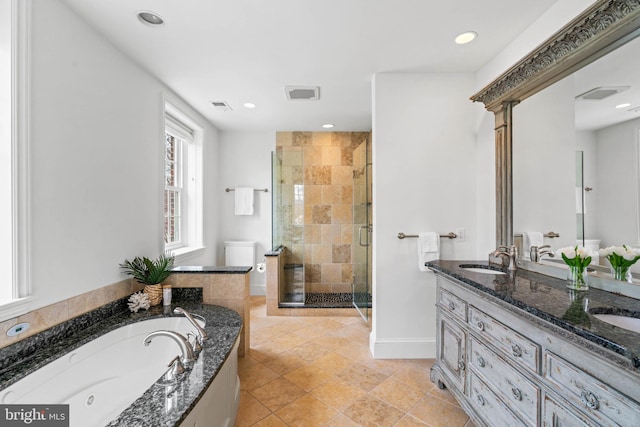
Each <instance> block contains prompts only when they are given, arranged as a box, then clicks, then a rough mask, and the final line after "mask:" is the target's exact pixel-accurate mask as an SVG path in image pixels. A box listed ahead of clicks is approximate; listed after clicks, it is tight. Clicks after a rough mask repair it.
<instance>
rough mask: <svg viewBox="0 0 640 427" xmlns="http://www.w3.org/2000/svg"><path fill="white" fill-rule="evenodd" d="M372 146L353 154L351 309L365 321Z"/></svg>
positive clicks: (368, 305)
mask: <svg viewBox="0 0 640 427" xmlns="http://www.w3.org/2000/svg"><path fill="white" fill-rule="evenodd" d="M370 159H371V144H370V139H369V137H367V139H366V140H365V141H363V142H362V143H361V144H360V145H359V146H358V147H356V149H355V150H354V151H353V242H352V244H353V251H352V253H353V259H352V264H353V283H352V290H353V306H354V307H355V308H356V309H357V310H358V311H359V312H360V315H361V316H362V317H363V318H364V320H365V321H368V320H369V311H370V308H371V255H372V251H371V232H372V215H371V214H372V205H371V160H370Z"/></svg>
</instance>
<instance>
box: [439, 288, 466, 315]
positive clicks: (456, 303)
mask: <svg viewBox="0 0 640 427" xmlns="http://www.w3.org/2000/svg"><path fill="white" fill-rule="evenodd" d="M440 306H441V307H442V308H443V309H444V310H446V311H447V312H448V313H449V314H451V315H452V316H453V317H456V318H458V319H460V320H462V321H463V322H466V321H467V303H466V302H465V301H464V300H462V299H460V298H458V297H457V296H455V295H453V294H452V293H450V292H447V291H445V290H444V289H442V291H441V292H440Z"/></svg>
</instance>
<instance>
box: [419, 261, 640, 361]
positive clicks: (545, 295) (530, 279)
mask: <svg viewBox="0 0 640 427" xmlns="http://www.w3.org/2000/svg"><path fill="white" fill-rule="evenodd" d="M462 264H465V265H469V264H474V265H477V266H480V267H481V266H487V263H486V262H479V261H434V262H429V263H426V265H427V266H428V267H429V268H431V269H433V270H437V271H440V272H442V273H444V274H446V275H448V276H451V277H453V278H455V279H457V280H459V281H461V282H463V283H464V284H466V285H468V286H469V287H471V288H474V289H476V290H478V291H480V292H482V293H486V294H488V295H491V296H493V297H496V298H498V299H499V300H501V301H503V302H504V303H506V304H507V306H508V305H511V306H513V307H516V308H518V309H521V310H524V311H525V312H527V313H528V314H529V315H531V316H534V317H536V318H539V319H541V320H544V321H545V322H548V324H547V326H548V327H552V328H554V329H556V332H559V333H561V334H562V335H564V336H575V337H576V339H575V341H576V342H577V343H579V344H581V345H582V346H585V347H589V348H590V349H591V350H592V351H597V352H598V353H601V354H603V355H605V357H608V358H609V359H610V360H612V361H613V362H614V363H616V364H618V365H623V366H624V367H626V368H628V369H631V370H633V371H635V372H638V371H640V334H638V333H635V332H632V331H628V330H626V329H622V328H618V327H616V326H613V325H610V324H608V323H606V322H603V321H601V320H599V319H597V318H596V317H595V316H594V315H593V314H595V313H610V314H616V313H623V314H629V313H631V314H634V313H635V314H636V315H638V317H640V301H639V300H636V299H633V298H629V297H626V296H622V295H618V294H615V293H611V292H606V291H603V290H600V289H594V288H590V289H589V290H588V291H586V292H580V293H576V292H572V291H570V290H569V289H567V288H566V280H564V279H559V278H555V277H551V276H546V275H543V274H539V273H536V272H532V271H527V270H523V269H519V270H517V271H516V272H515V273H507V274H504V275H492V274H485V273H476V272H473V271H468V270H465V269H462V268H460V267H459V266H460V265H462ZM585 300H586V301H585ZM576 304H578V305H582V307H583V310H578V311H580V315H579V316H577V315H576ZM585 306H586V307H587V310H586V311H584V307H585ZM578 337H579V338H578Z"/></svg>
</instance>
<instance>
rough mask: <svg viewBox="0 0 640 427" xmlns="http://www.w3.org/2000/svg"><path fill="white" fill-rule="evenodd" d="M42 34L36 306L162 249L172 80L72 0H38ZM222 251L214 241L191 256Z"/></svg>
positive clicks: (209, 130) (209, 220)
mask: <svg viewBox="0 0 640 427" xmlns="http://www.w3.org/2000/svg"><path fill="white" fill-rule="evenodd" d="M32 34H33V35H32V47H33V51H32V56H31V57H32V63H31V67H32V83H31V94H32V104H31V107H32V108H31V113H32V114H31V127H32V128H31V173H30V177H31V185H32V193H31V203H32V205H31V225H32V227H31V232H32V235H31V255H32V256H31V273H32V287H33V296H34V298H35V302H34V304H33V306H32V307H31V308H37V307H42V306H44V305H47V304H51V303H53V302H56V301H60V300H63V299H66V298H69V297H72V296H74V295H78V294H81V293H84V292H88V291H91V290H92V289H96V288H99V287H102V286H105V285H109V284H112V283H114V282H117V281H120V280H122V279H124V278H125V276H124V275H122V274H121V272H120V269H119V268H118V264H119V263H121V262H122V261H123V260H124V259H125V258H131V257H133V256H136V255H146V256H157V255H159V254H160V253H161V252H162V246H163V245H162V164H163V163H162V161H163V160H162V154H163V118H162V102H163V99H162V94H163V92H165V93H169V94H170V91H169V90H168V88H167V87H165V86H164V85H163V84H161V83H160V82H159V81H157V80H156V79H155V78H153V77H152V76H150V75H149V74H148V73H147V72H145V71H143V70H142V69H141V68H139V67H138V66H137V65H136V64H134V63H133V62H132V61H131V60H130V59H128V58H127V57H125V56H123V55H122V54H121V53H119V52H118V51H117V50H115V49H114V48H113V46H112V45H111V44H109V43H108V42H107V41H105V40H104V39H103V38H102V37H101V36H99V35H98V34H97V33H95V32H94V31H93V29H92V28H90V27H89V26H88V25H86V24H85V23H84V22H83V21H81V20H80V19H78V17H77V16H76V15H75V14H74V13H73V12H71V11H70V10H69V9H68V8H67V7H66V6H64V5H63V4H62V2H50V1H35V2H33V22H32ZM172 98H173V99H177V96H172ZM183 108H184V109H185V110H187V112H191V113H193V112H192V111H191V110H190V109H189V108H188V107H186V106H183ZM193 119H194V120H195V121H197V122H198V123H199V124H200V125H201V126H202V127H203V128H204V134H205V140H204V147H203V148H204V157H205V164H206V162H214V161H215V158H216V157H217V156H216V151H217V131H216V129H214V128H213V127H211V125H209V124H208V123H207V122H206V121H205V120H204V119H203V118H202V117H201V116H199V115H197V114H193ZM204 179H205V184H204V189H205V190H204V191H205V204H204V206H205V218H206V219H205V223H204V230H205V242H206V243H205V244H207V243H209V242H215V241H217V236H216V233H217V229H216V220H215V215H210V214H209V213H211V212H212V211H215V208H216V200H218V199H219V198H220V197H222V195H221V194H219V191H218V189H219V187H218V185H217V182H216V179H217V178H216V172H215V168H210V169H208V170H205V174H204ZM213 189H215V191H213ZM215 259H216V248H215V246H213V245H211V244H209V246H208V248H207V250H206V251H205V253H204V254H203V255H202V256H200V257H198V258H195V259H190V260H189V262H188V263H194V264H205V265H207V264H211V263H212V262H213V261H214V260H215Z"/></svg>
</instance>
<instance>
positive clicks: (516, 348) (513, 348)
mask: <svg viewBox="0 0 640 427" xmlns="http://www.w3.org/2000/svg"><path fill="white" fill-rule="evenodd" d="M511 353H513V355H514V356H515V357H522V349H521V348H520V346H519V345H518V344H514V345H512V346H511Z"/></svg>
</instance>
